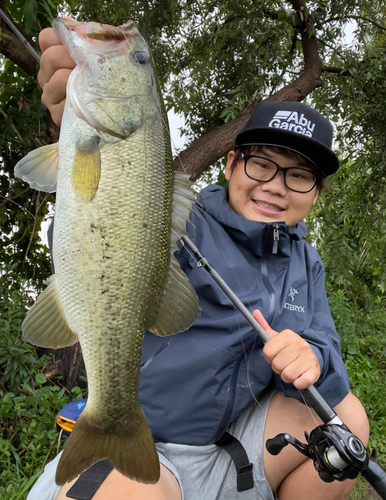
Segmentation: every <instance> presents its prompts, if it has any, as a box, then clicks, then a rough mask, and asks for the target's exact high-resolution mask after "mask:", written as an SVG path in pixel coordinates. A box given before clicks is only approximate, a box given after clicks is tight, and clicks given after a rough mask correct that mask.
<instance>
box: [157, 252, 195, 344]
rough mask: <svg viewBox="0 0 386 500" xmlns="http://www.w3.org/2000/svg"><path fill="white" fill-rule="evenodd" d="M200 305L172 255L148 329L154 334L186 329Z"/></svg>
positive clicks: (192, 321)
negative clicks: (163, 288)
mask: <svg viewBox="0 0 386 500" xmlns="http://www.w3.org/2000/svg"><path fill="white" fill-rule="evenodd" d="M200 311H201V307H200V302H199V300H198V297H197V294H196V292H195V290H194V288H193V287H192V285H191V284H190V283H189V279H188V277H187V276H186V274H185V273H184V272H183V271H182V270H181V268H180V265H179V263H178V261H177V259H176V258H175V257H174V256H173V255H172V258H171V266H170V269H169V274H168V277H167V284H166V288H165V290H164V294H163V295H162V297H161V300H160V304H159V308H158V315H157V317H156V318H155V320H154V321H153V324H152V326H151V327H150V328H149V330H150V331H151V332H153V333H155V334H156V335H161V336H164V335H172V334H173V333H178V332H183V331H185V330H187V329H188V328H189V327H190V326H191V325H192V324H193V323H194V322H195V321H196V319H197V318H198V316H199V315H200Z"/></svg>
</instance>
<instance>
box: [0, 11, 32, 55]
mask: <svg viewBox="0 0 386 500" xmlns="http://www.w3.org/2000/svg"><path fill="white" fill-rule="evenodd" d="M0 16H1V17H2V18H3V19H4V21H5V22H6V23H7V24H8V26H9V27H10V28H11V30H12V31H13V32H14V33H15V35H16V36H17V37H18V38H19V39H20V40H21V41H22V42H23V43H24V45H25V47H26V49H28V51H29V52H30V53H31V54H32V55H33V56H34V58H35V59H36V60H37V62H39V61H40V55H39V54H38V53H37V52H36V50H35V49H34V48H33V47H32V45H31V44H30V43H29V41H28V40H27V39H26V37H25V36H24V35H23V34H22V33H21V32H20V30H18V29H17V28H16V26H15V24H14V23H13V21H12V20H11V18H10V17H9V16H8V15H7V14H6V13H5V12H4V11H3V9H0Z"/></svg>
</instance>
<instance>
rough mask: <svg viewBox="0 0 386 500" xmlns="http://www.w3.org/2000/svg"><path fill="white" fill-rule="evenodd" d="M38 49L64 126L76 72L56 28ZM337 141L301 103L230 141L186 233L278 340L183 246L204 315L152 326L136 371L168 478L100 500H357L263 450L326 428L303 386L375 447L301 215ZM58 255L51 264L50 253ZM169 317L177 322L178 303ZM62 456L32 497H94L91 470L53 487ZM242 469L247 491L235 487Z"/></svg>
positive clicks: (109, 491)
mask: <svg viewBox="0 0 386 500" xmlns="http://www.w3.org/2000/svg"><path fill="white" fill-rule="evenodd" d="M39 41H40V45H41V48H42V51H43V54H42V58H41V68H40V72H39V83H40V85H41V87H42V89H43V94H42V102H43V104H45V105H46V106H47V107H48V109H49V110H50V112H51V115H52V118H53V120H54V121H55V123H57V124H58V125H60V123H61V120H62V115H63V110H64V106H65V102H66V95H67V97H68V94H66V86H67V80H68V78H69V77H70V75H71V74H72V71H73V68H74V67H75V63H74V61H73V58H72V57H71V56H70V54H69V52H68V50H67V48H66V47H65V46H63V45H62V42H61V40H60V39H59V38H58V36H57V34H56V33H55V31H53V30H52V29H46V30H44V31H43V32H42V33H41V35H40V40H39ZM138 57H142V56H138ZM139 126H140V125H138V127H139ZM332 133H333V131H332V126H331V124H330V122H329V121H328V120H327V119H326V118H324V117H323V116H322V115H321V114H319V113H318V112H317V111H315V110H314V109H312V108H310V107H309V106H307V105H305V104H302V103H298V102H264V103H262V104H260V105H259V106H258V107H257V108H256V109H255V110H254V111H253V113H252V115H251V117H250V119H249V120H248V122H247V124H246V125H245V126H244V128H243V129H242V130H241V131H240V132H239V134H238V135H237V137H236V138H235V146H234V149H233V150H232V151H230V152H229V153H228V157H227V164H226V168H225V177H226V179H227V181H228V185H227V187H226V188H223V187H220V186H217V185H211V186H208V187H206V188H205V189H203V190H202V192H201V195H200V196H198V198H197V200H196V202H195V203H194V204H193V209H192V212H191V214H190V219H191V221H192V222H193V224H187V228H186V229H187V232H188V234H189V236H190V238H191V239H192V241H193V242H194V243H195V244H196V245H197V247H198V248H199V249H200V250H201V251H202V252H203V254H204V255H205V257H206V258H207V259H208V260H209V261H210V262H214V263H215V266H216V269H217V271H218V272H219V274H220V275H221V276H222V277H223V278H224V279H225V280H226V282H227V283H228V284H229V285H230V286H231V288H232V289H233V290H234V292H235V293H236V295H237V296H238V297H239V298H240V299H241V300H242V301H243V303H244V304H245V305H246V306H247V307H248V308H249V309H251V310H253V311H254V312H253V314H254V317H255V318H256V320H257V321H258V322H259V323H260V325H261V326H262V327H263V328H264V330H265V331H266V332H267V334H268V335H269V337H270V339H269V340H268V341H267V342H266V344H265V345H263V343H262V341H261V340H260V339H259V338H257V336H256V333H255V332H254V331H253V330H252V328H251V327H250V326H249V324H248V323H247V322H246V321H245V320H244V319H243V318H242V316H241V315H240V314H239V313H238V311H236V310H235V309H234V307H233V306H232V304H231V303H230V301H229V300H228V299H227V297H225V296H224V295H223V293H222V292H221V290H220V289H219V288H218V287H217V286H216V285H215V283H214V282H213V281H212V279H211V277H210V276H209V275H207V274H206V273H204V272H203V271H202V270H201V269H199V268H198V267H197V264H196V262H195V260H194V259H193V258H192V256H191V255H190V254H189V252H188V251H187V249H186V248H185V247H181V246H180V247H179V249H178V250H177V251H176V252H175V253H174V255H175V257H176V258H177V260H178V262H179V264H180V267H181V269H182V270H183V271H184V272H185V273H186V275H187V276H188V278H189V281H190V283H191V285H192V286H193V288H194V290H195V291H196V293H197V295H198V298H199V301H200V304H201V314H200V316H199V317H198V319H196V321H194V322H193V324H192V326H190V327H189V328H188V329H187V330H185V331H183V332H182V331H181V332H180V333H177V334H176V335H166V336H165V335H163V336H162V333H161V335H157V333H158V334H159V333H160V331H159V329H158V330H157V329H156V328H153V330H154V333H152V332H150V331H147V332H146V333H145V336H144V340H143V346H142V358H141V369H140V375H139V399H140V402H141V406H142V408H143V410H144V413H145V415H146V417H147V420H148V422H149V425H150V429H151V434H152V436H153V439H154V442H155V447H156V450H157V454H158V458H159V462H160V478H159V480H158V481H157V482H155V481H153V480H146V479H143V478H141V477H139V476H138V477H136V475H135V473H130V472H124V474H122V473H121V472H119V470H121V469H119V467H118V469H119V470H117V467H115V468H114V469H113V470H112V471H111V473H109V474H108V475H107V477H106V478H101V479H100V481H99V483H98V478H96V479H95V478H94V483H95V481H96V482H97V483H98V489H97V490H96V492H94V493H93V496H92V498H93V499H94V500H101V499H105V498H109V500H121V499H122V500H123V499H129V498H130V499H145V498H146V500H161V499H167V500H181V499H184V500H198V499H205V500H215V499H218V500H235V499H238V498H240V500H243V499H245V500H252V499H253V500H256V499H258V500H273V499H274V498H278V499H280V500H292V499H294V500H300V499H310V498H312V499H313V500H318V499H320V500H324V499H326V498H328V499H329V500H334V499H336V500H342V499H347V498H349V495H350V492H351V490H352V488H353V485H354V481H353V480H350V481H344V482H337V481H335V482H334V483H325V482H323V481H322V480H321V479H320V478H319V476H318V473H317V472H316V471H315V469H314V466H313V464H312V462H311V460H309V459H307V458H306V457H304V456H303V455H301V454H300V453H298V451H297V450H295V449H294V448H292V447H287V448H285V449H284V450H283V451H282V452H281V453H280V454H279V455H277V456H273V455H270V454H269V453H268V451H267V450H266V449H265V446H264V443H265V441H266V440H267V439H269V438H272V437H274V436H276V435H277V434H279V433H282V432H288V433H289V434H291V435H293V436H295V437H296V438H297V439H299V440H302V439H303V436H304V432H305V431H306V432H310V431H311V430H312V429H313V428H315V426H316V425H318V424H319V423H321V422H320V420H319V419H318V417H317V416H316V415H315V414H314V412H313V411H312V410H310V409H309V408H308V407H307V406H306V405H305V404H303V401H302V399H301V395H300V393H299V391H298V389H300V390H301V389H306V388H308V387H310V386H311V385H313V384H315V385H316V387H317V388H318V390H319V391H320V392H321V394H322V395H323V397H324V398H325V399H326V400H327V401H328V403H329V404H330V405H331V406H333V407H334V409H335V411H336V412H337V414H338V415H339V416H340V417H341V419H342V420H343V421H344V422H345V423H346V425H347V426H348V427H349V428H350V430H351V431H352V432H353V433H354V434H356V435H357V436H358V437H359V438H360V439H361V440H362V442H363V443H365V444H366V443H367V440H368V434H369V429H368V422H367V417H366V413H365V410H364V409H363V407H362V405H361V403H360V402H359V400H358V399H357V398H356V397H355V396H354V395H353V394H352V393H351V392H350V391H349V381H348V376H347V372H346V370H345V367H344V364H343V361H342V359H341V355H340V344H339V338H338V335H337V333H336V330H335V327H334V323H333V320H332V317H331V314H330V311H329V307H328V303H327V298H326V292H325V285H324V278H325V275H324V269H323V266H322V263H321V261H320V258H319V256H318V254H317V252H316V250H315V249H314V248H313V247H312V246H311V245H309V244H308V243H306V242H305V241H304V239H303V238H304V236H305V233H306V227H305V224H304V221H303V219H304V217H305V216H306V215H307V214H308V213H309V211H310V210H311V208H312V206H313V205H314V204H315V203H316V202H317V199H318V196H319V194H320V192H321V191H322V190H323V189H324V187H325V178H326V177H327V176H329V175H332V174H334V173H335V172H336V171H337V169H338V167H339V160H338V157H337V156H336V154H335V153H334V152H333V150H332ZM102 137H104V136H102ZM90 147H91V146H90ZM92 147H94V146H93V145H92ZM144 147H148V148H152V144H149V145H146V146H145V144H144ZM154 147H155V146H154ZM122 168H123V167H122ZM101 179H102V177H101ZM101 182H102V180H101ZM96 196H97V195H96ZM95 199H96V198H95ZM87 202H88V203H94V201H93V200H88V201H87ZM146 224H147V222H146ZM92 229H93V228H92ZM53 258H54V263H55V258H56V255H55V251H54V255H53ZM171 313H172V314H176V315H178V314H179V312H178V310H177V308H175V310H173V308H172V307H171ZM150 329H151V328H148V330H150ZM165 330H166V327H165ZM82 347H83V346H82ZM106 376H107V374H106ZM121 377H122V379H124V378H125V373H122V374H121ZM85 411H86V410H85ZM76 425H77V424H76ZM76 425H75V428H76ZM228 435H230V436H231V438H230V439H231V443H233V445H234V446H235V447H236V448H237V449H238V450H239V451H240V450H241V452H240V453H241V455H242V456H243V457H244V458H245V457H246V460H247V462H246V463H244V464H243V466H245V465H246V464H247V465H248V467H246V468H243V467H238V468H236V467H235V463H236V465H237V462H238V461H239V458H237V457H235V456H234V455H233V456H232V452H231V451H230V448H229V446H227V445H225V446H224V444H223V443H224V441H222V439H223V437H224V436H228ZM232 436H233V438H235V439H237V441H236V440H233V441H232V439H233V438H232ZM72 437H75V434H74V436H71V437H70V439H71V438H72ZM97 438H98V436H97V435H96V434H95V441H96V440H97ZM215 443H218V444H215ZM83 445H84V446H86V447H87V446H88V445H87V443H86V444H85V443H83ZM89 445H90V446H91V445H92V443H91V440H90V443H89ZM133 446H134V448H133V449H134V454H133V456H134V457H135V456H136V455H135V450H136V448H135V444H133ZM71 449H73V448H71ZM74 449H75V450H76V448H74ZM138 449H139V448H138ZM64 453H66V446H65V450H64ZM79 453H81V450H79ZM76 455H77V451H74V452H73V453H72V456H71V457H70V459H69V460H70V461H71V460H74V461H76V460H77V456H76ZM105 456H109V457H110V455H108V454H106V455H105ZM102 458H104V457H102ZM110 458H111V457H110ZM58 461H59V457H57V458H56V459H55V460H54V461H53V462H51V463H50V464H48V466H47V467H46V470H45V472H44V473H43V475H42V476H41V477H40V479H39V480H38V481H37V483H36V484H35V486H34V487H33V488H32V490H31V492H30V494H29V496H28V500H53V499H54V498H56V499H57V500H63V499H65V498H66V494H67V492H68V491H69V490H70V489H71V488H72V487H73V485H76V484H77V483H78V484H83V487H84V491H85V492H86V493H87V490H88V489H89V491H91V483H90V482H87V480H86V479H84V476H85V475H84V474H81V475H80V477H79V479H78V477H75V479H74V475H73V477H71V476H70V475H68V476H66V475H65V474H62V472H63V471H62V472H61V474H60V477H61V478H63V477H64V478H65V479H64V480H63V479H62V480H61V481H59V483H60V484H62V486H61V487H60V486H58V485H56V483H55V472H56V469H57V467H58ZM111 461H112V462H113V465H115V464H114V461H113V459H111ZM138 461H144V459H143V457H140V456H138ZM149 467H150V465H149ZM145 469H146V466H145ZM90 470H91V469H90ZM64 472H65V471H64ZM79 472H82V470H80V471H79ZM244 472H245V473H248V474H249V478H251V477H252V483H251V484H249V486H247V487H240V484H242V482H243V477H242V475H243V474H244ZM78 474H79V473H78ZM78 474H77V475H78ZM57 477H58V476H57ZM67 477H69V478H70V482H65V481H66V480H67V479H66V478H67ZM82 477H83V479H82ZM64 482H65V484H63V483H64ZM154 482H155V484H147V483H154ZM238 482H239V483H238ZM238 486H239V488H238ZM78 491H79V490H78ZM72 498H79V495H78V496H76V495H75V496H72ZM82 498H84V497H82ZM89 498H91V497H89Z"/></svg>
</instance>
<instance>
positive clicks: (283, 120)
mask: <svg viewBox="0 0 386 500" xmlns="http://www.w3.org/2000/svg"><path fill="white" fill-rule="evenodd" d="M332 135H333V128H332V125H331V123H330V122H329V120H327V118H325V117H324V116H322V115H321V114H320V113H318V111H315V110H314V109H312V108H310V107H309V106H307V105H306V104H303V103H301V102H295V101H279V102H263V103H261V104H259V106H257V108H256V109H254V111H253V112H252V114H251V116H250V118H249V120H248V121H247V123H246V124H245V126H244V128H243V129H242V130H241V132H240V133H239V134H238V135H237V137H236V141H235V149H237V148H240V147H242V146H251V145H266V146H281V147H283V148H287V149H291V150H292V151H296V152H297V153H300V154H301V155H303V156H304V157H305V158H307V159H308V160H309V161H311V162H312V163H313V164H314V165H315V166H316V167H317V168H318V170H320V172H321V173H322V174H323V175H324V176H325V177H327V176H328V175H331V174H333V173H335V172H336V171H337V170H338V168H339V159H338V157H337V155H336V154H335V153H334V151H333V150H332V149H331V147H332Z"/></svg>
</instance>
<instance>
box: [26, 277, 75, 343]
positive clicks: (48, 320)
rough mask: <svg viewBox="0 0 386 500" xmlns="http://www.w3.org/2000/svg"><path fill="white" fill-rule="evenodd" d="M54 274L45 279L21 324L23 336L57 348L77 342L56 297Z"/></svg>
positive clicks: (32, 341)
mask: <svg viewBox="0 0 386 500" xmlns="http://www.w3.org/2000/svg"><path fill="white" fill-rule="evenodd" d="M55 281H56V280H55V275H53V276H51V277H50V278H49V279H48V280H47V288H46V289H45V290H44V291H43V292H42V293H41V294H40V295H39V296H38V298H37V299H36V302H35V304H34V305H33V306H32V307H31V309H30V310H29V311H28V313H27V316H26V318H25V319H24V321H23V324H22V332H23V335H24V338H25V339H26V340H27V341H28V342H30V343H31V344H34V345H37V346H40V347H50V348H53V349H58V348H59V347H66V346H69V345H73V344H75V343H76V342H78V337H77V335H76V334H75V333H74V332H73V331H72V330H71V329H70V327H69V326H68V323H67V320H66V318H65V316H64V311H63V308H62V306H61V304H60V300H59V298H58V294H57V290H56V285H55Z"/></svg>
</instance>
